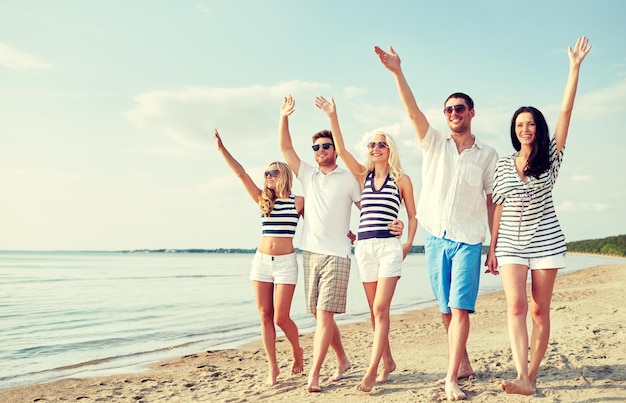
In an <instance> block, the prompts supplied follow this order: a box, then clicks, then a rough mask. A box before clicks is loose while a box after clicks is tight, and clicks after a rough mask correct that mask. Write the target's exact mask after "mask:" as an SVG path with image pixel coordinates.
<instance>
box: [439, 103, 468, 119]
mask: <svg viewBox="0 0 626 403" xmlns="http://www.w3.org/2000/svg"><path fill="white" fill-rule="evenodd" d="M465 108H467V107H466V106H465V105H463V104H460V105H454V106H446V107H445V108H443V113H444V114H445V115H446V116H450V115H452V111H455V112H456V113H463V112H465Z"/></svg>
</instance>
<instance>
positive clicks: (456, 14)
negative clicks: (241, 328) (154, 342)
mask: <svg viewBox="0 0 626 403" xmlns="http://www.w3.org/2000/svg"><path fill="white" fill-rule="evenodd" d="M624 15H626V2H623V1H619V0H614V1H602V0H599V1H594V2H589V1H578V0H575V1H527V2H524V3H519V2H508V1H499V2H496V1H472V2H439V1H423V2H422V1H420V2H408V1H394V0H391V1H387V2H381V1H369V0H360V1H356V0H348V1H283V0H280V1H279V0H276V1H274V0H268V1H263V2H261V1H237V0H234V1H175V2H174V1H148V0H138V1H121V0H113V1H89V2H86V1H79V0H59V1H55V2H45V1H30V0H23V1H19V2H16V1H14V2H3V4H2V5H0V26H2V30H1V32H0V84H1V88H2V90H1V91H0V102H1V105H2V107H1V108H0V189H1V190H0V249H3V250H13V249H16V250H59V249H62V250H119V249H142V248H217V247H243V248H254V247H255V246H256V245H257V243H258V240H259V238H260V224H259V220H258V217H259V213H258V210H257V209H256V207H255V205H254V203H253V201H252V200H251V199H250V198H249V196H248V195H247V193H246V192H245V191H244V189H243V187H242V186H241V185H240V183H239V181H238V180H237V179H236V178H235V176H234V175H233V174H232V172H231V171H230V170H229V169H228V168H227V167H226V165H225V164H224V162H223V160H222V159H221V157H220V155H219V154H218V152H217V151H216V150H215V147H214V143H213V138H212V130H213V128H214V127H217V128H218V130H219V131H220V133H221V134H222V138H223V141H224V143H225V145H226V146H227V147H228V148H229V149H230V150H231V152H232V153H233V154H234V155H235V157H236V158H238V159H239V161H240V162H241V163H242V164H243V165H244V166H245V167H246V168H247V170H248V172H249V173H250V175H251V176H252V177H253V178H254V179H257V180H258V183H259V184H261V183H262V172H263V171H264V170H265V168H266V166H267V164H268V163H269V162H271V161H273V160H280V159H282V158H281V155H280V153H279V152H278V148H277V124H278V117H279V108H280V103H281V100H282V97H283V96H285V95H287V94H292V95H293V96H294V98H295V99H296V111H295V113H294V114H293V115H292V117H291V120H290V125H291V132H292V136H293V140H294V145H295V148H296V150H297V151H298V152H299V154H300V157H301V158H302V159H303V160H306V161H309V162H313V155H312V152H311V151H310V147H309V146H310V142H311V140H310V138H311V135H312V134H313V133H315V132H317V131H319V130H321V129H324V128H327V127H328V122H327V118H326V117H325V116H324V115H323V113H322V112H320V111H319V110H317V109H316V108H315V106H314V102H313V101H314V97H315V96H316V95H323V96H325V97H331V96H333V97H334V98H335V101H336V103H337V108H338V112H339V119H340V122H341V124H342V128H343V131H344V135H345V137H346V141H347V142H348V144H351V147H352V148H353V151H354V152H355V154H356V155H360V154H359V153H360V152H361V150H362V148H363V145H362V144H363V138H364V137H367V136H368V134H369V133H371V132H372V131H374V130H376V129H383V130H385V131H387V132H388V133H391V134H392V135H393V136H394V137H395V139H396V141H397V142H399V143H400V144H402V149H401V158H402V163H403V166H404V168H405V170H406V171H407V173H408V174H409V175H410V176H411V178H412V179H413V183H414V185H415V191H416V195H417V194H419V191H420V182H421V180H420V176H421V169H420V166H421V153H420V151H419V150H418V149H417V148H416V146H415V144H414V137H413V136H414V133H413V131H412V129H411V126H410V124H409V122H408V119H407V117H406V114H405V113H404V110H403V108H402V106H401V104H400V102H399V99H398V96H397V93H396V89H395V84H394V81H393V79H392V76H391V74H390V73H389V72H388V71H387V70H385V69H384V68H383V67H382V66H381V65H380V63H379V61H378V60H377V58H376V56H375V54H374V52H373V50H372V49H373V46H374V45H379V46H381V47H384V48H386V47H387V46H388V45H392V46H393V47H394V48H395V50H396V51H397V52H398V54H399V55H400V57H401V59H402V63H403V67H404V71H405V74H406V76H407V79H408V81H409V83H410V85H411V87H412V89H413V92H414V94H415V96H416V99H417V101H418V103H419V104H420V106H421V107H422V109H423V110H424V111H425V113H426V115H427V116H428V118H429V120H430V122H431V124H432V125H433V126H434V127H436V128H440V129H446V128H447V127H446V123H445V121H444V118H443V114H442V113H441V108H442V105H443V101H444V99H445V98H446V97H447V96H448V95H449V94H450V93H452V92H456V91H462V92H466V93H468V94H470V95H471V96H472V97H473V98H474V101H475V103H476V117H475V119H474V120H473V132H474V133H475V134H476V135H477V136H478V138H480V139H481V140H483V141H485V142H486V143H488V144H490V145H492V146H493V147H495V148H496V150H497V151H498V153H499V154H500V155H506V154H509V153H511V152H512V151H513V150H512V146H511V144H510V140H509V135H508V127H509V119H510V117H511V115H512V113H513V111H514V110H515V109H516V108H517V107H519V106H521V105H533V106H536V107H538V108H539V109H541V110H542V111H543V112H544V114H545V115H546V118H547V119H548V122H549V124H550V126H551V129H553V128H554V125H555V124H556V118H557V116H558V109H559V106H560V102H561V96H562V93H563V88H564V85H565V81H566V77H567V69H568V58H567V46H568V45H573V44H574V43H575V41H576V38H577V37H578V36H581V35H587V36H588V37H589V38H590V43H591V44H592V45H593V49H592V50H591V53H590V54H589V55H588V56H587V58H586V60H585V61H584V62H583V66H582V69H581V78H580V84H579V89H578V97H577V100H576V105H575V108H574V115H573V120H572V125H571V129H570V137H569V139H568V143H567V146H566V149H565V158H564V163H563V167H562V169H561V173H560V176H559V180H558V182H557V186H556V188H555V191H554V198H555V204H556V207H557V214H558V216H559V219H560V221H561V225H562V227H563V230H564V232H565V235H566V238H567V240H568V241H574V240H581V239H588V238H600V237H605V236H611V235H618V234H623V233H626V231H625V230H626V226H625V224H626V205H625V202H624V200H625V199H626V179H624V168H626V163H625V162H624V161H625V157H624V156H625V155H626V130H625V129H624V123H623V120H624V116H626V102H625V98H626V41H624V39H625V38H626V27H625V25H624V23H623V16H624ZM295 192H296V193H299V192H300V188H299V185H297V186H296V187H295ZM357 216H358V214H357V211H356V210H354V211H353V228H355V229H356V223H357V221H358V217H357ZM422 241H423V233H422V231H421V229H420V230H419V231H418V235H417V237H416V240H415V243H416V244H421V243H422ZM297 243H298V239H296V244H297Z"/></svg>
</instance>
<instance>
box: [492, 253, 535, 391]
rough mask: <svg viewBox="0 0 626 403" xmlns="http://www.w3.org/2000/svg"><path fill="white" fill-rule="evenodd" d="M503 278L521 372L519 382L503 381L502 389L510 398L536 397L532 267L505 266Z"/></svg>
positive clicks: (513, 350)
mask: <svg viewBox="0 0 626 403" xmlns="http://www.w3.org/2000/svg"><path fill="white" fill-rule="evenodd" d="M500 274H501V275H502V286H503V288H504V293H505V295H506V302H507V322H508V331H509V341H510V343H511V353H512V354H513V361H514V362H515V368H516V369H517V378H515V379H514V380H510V381H509V380H505V381H503V382H502V385H501V387H502V390H504V391H505V392H506V393H509V394H519V395H532V394H533V393H534V392H535V389H534V387H533V385H532V384H531V382H530V380H529V378H528V328H527V326H526V317H527V314H528V296H527V294H526V280H527V278H528V266H524V265H516V264H512V265H504V266H502V267H501V268H500Z"/></svg>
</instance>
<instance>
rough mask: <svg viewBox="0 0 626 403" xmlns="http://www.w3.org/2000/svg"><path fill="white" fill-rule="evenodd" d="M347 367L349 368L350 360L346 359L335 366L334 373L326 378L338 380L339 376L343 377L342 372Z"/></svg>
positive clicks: (346, 369)
mask: <svg viewBox="0 0 626 403" xmlns="http://www.w3.org/2000/svg"><path fill="white" fill-rule="evenodd" d="M349 369H350V361H348V360H347V359H346V360H345V361H344V362H342V363H341V364H339V365H338V366H337V369H336V370H335V373H334V374H333V376H331V377H330V378H328V380H329V381H331V382H336V381H338V380H340V379H341V378H343V374H344V373H345V372H346V371H348V370H349Z"/></svg>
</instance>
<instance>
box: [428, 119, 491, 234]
mask: <svg viewBox="0 0 626 403" xmlns="http://www.w3.org/2000/svg"><path fill="white" fill-rule="evenodd" d="M417 145H418V146H419V147H420V148H421V149H422V150H423V152H424V159H423V161H422V190H421V193H420V197H419V202H418V205H417V219H418V220H419V223H420V224H421V225H422V227H423V228H424V229H425V230H426V231H428V232H429V233H430V234H432V235H433V236H435V237H438V238H443V237H444V236H445V238H446V239H450V240H452V241H456V242H463V243H467V244H477V243H482V242H484V241H485V237H486V233H487V229H488V221H487V204H486V195H489V194H491V192H492V190H493V178H494V172H495V166H496V162H497V161H498V154H497V152H496V150H495V149H493V148H492V147H489V146H488V145H486V144H484V143H481V142H480V141H478V139H476V137H475V136H474V144H473V145H472V147H471V148H469V149H467V150H463V151H462V152H461V153H459V152H458V150H457V147H456V144H455V142H454V140H453V139H452V137H451V135H450V134H449V133H448V134H444V133H443V132H441V131H439V130H435V129H433V128H432V127H429V128H428V131H427V132H426V135H425V136H424V139H423V140H422V141H421V142H420V141H418V142H417Z"/></svg>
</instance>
